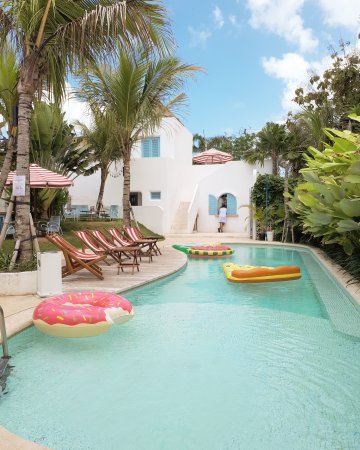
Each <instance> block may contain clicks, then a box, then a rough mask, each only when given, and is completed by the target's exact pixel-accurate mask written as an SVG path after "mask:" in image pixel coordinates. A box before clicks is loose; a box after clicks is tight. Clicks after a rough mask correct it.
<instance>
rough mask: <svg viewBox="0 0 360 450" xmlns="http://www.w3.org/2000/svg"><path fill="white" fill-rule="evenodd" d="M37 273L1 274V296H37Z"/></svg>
mask: <svg viewBox="0 0 360 450" xmlns="http://www.w3.org/2000/svg"><path fill="white" fill-rule="evenodd" d="M36 291H37V271H36V270H34V271H28V272H2V273H0V295H28V294H36Z"/></svg>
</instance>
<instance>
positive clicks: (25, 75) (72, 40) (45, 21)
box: [0, 0, 169, 260]
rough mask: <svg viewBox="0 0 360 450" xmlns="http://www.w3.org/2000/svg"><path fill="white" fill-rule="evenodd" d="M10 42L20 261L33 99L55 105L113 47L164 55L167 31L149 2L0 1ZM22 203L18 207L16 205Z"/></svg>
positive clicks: (0, 39) (24, 250)
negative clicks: (68, 82)
mask: <svg viewBox="0 0 360 450" xmlns="http://www.w3.org/2000/svg"><path fill="white" fill-rule="evenodd" d="M8 40H10V41H11V42H14V44H15V45H16V49H17V58H18V61H19V65H20V70H19V79H18V83H17V93H18V101H19V113H18V134H17V160H16V166H17V167H16V168H17V175H19V176H24V177H25V179H26V190H25V195H24V196H23V197H21V198H20V199H18V201H17V205H16V237H17V239H19V240H20V250H21V252H20V260H28V259H30V258H31V254H32V243H31V239H30V230H29V213H30V187H29V149H30V132H29V127H30V118H31V108H32V103H33V99H34V95H35V94H36V93H37V94H38V97H39V98H41V94H42V89H43V87H46V89H47V90H48V92H49V93H50V95H52V96H53V97H54V98H55V99H56V100H57V99H58V98H60V97H61V96H62V95H63V94H64V92H65V78H66V74H67V73H68V71H71V70H73V69H74V68H76V67H85V66H86V65H87V64H89V63H93V62H95V61H97V60H99V58H106V57H108V55H112V52H113V51H114V49H115V47H116V45H117V42H119V41H120V42H121V43H122V45H134V44H136V42H142V43H143V44H144V45H147V46H152V45H155V46H158V48H159V49H160V51H166V50H167V49H168V46H169V27H168V22H167V19H166V18H165V10H164V8H163V7H162V6H161V4H159V3H157V2H155V1H151V0H148V1H146V0H127V1H119V0H91V1H89V0H0V46H1V45H4V43H5V42H6V41H8ZM19 200H21V201H19Z"/></svg>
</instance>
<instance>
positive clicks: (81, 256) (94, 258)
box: [46, 234, 106, 280]
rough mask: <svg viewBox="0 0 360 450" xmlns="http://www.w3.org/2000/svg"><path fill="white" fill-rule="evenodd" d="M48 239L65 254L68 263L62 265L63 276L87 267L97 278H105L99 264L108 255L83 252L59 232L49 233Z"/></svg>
mask: <svg viewBox="0 0 360 450" xmlns="http://www.w3.org/2000/svg"><path fill="white" fill-rule="evenodd" d="M46 239H48V240H49V241H50V242H51V243H52V244H54V245H55V246H56V247H57V248H59V249H60V250H61V251H62V252H63V254H64V258H65V263H66V265H65V266H64V267H62V276H63V278H64V277H67V276H68V275H71V274H72V273H75V272H78V271H79V270H81V269H86V270H88V271H89V272H91V273H92V274H93V275H95V276H96V277H97V278H100V280H103V279H104V277H103V274H102V270H101V267H99V266H98V263H99V262H100V261H103V260H104V259H105V258H106V255H90V254H88V253H84V252H81V251H80V250H78V249H77V248H75V247H74V246H73V245H71V244H70V243H69V242H67V241H66V240H65V239H64V238H63V237H61V236H59V235H58V234H52V235H48V236H46Z"/></svg>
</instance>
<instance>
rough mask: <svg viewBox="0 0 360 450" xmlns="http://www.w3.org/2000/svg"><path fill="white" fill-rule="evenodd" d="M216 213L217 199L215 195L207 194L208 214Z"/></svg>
mask: <svg viewBox="0 0 360 450" xmlns="http://www.w3.org/2000/svg"><path fill="white" fill-rule="evenodd" d="M217 213H218V205H217V200H216V197H215V196H214V195H211V194H210V195H209V214H210V215H212V216H213V215H215V214H217Z"/></svg>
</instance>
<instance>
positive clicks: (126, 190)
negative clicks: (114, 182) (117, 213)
mask: <svg viewBox="0 0 360 450" xmlns="http://www.w3.org/2000/svg"><path fill="white" fill-rule="evenodd" d="M127 150H128V149H126V151H124V152H123V164H124V169H123V170H124V187H123V222H124V227H129V226H130V225H131V220H130V151H127Z"/></svg>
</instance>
